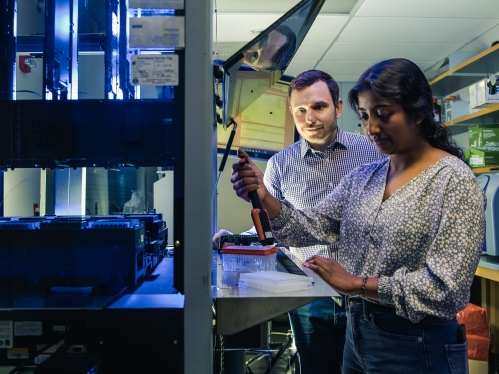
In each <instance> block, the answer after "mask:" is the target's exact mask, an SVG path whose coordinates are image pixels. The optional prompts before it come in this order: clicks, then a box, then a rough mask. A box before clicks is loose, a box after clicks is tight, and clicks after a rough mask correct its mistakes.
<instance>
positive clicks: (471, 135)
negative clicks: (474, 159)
mask: <svg viewBox="0 0 499 374" xmlns="http://www.w3.org/2000/svg"><path fill="white" fill-rule="evenodd" d="M468 139H469V142H470V147H473V148H475V147H499V125H475V126H471V127H469V128H468Z"/></svg>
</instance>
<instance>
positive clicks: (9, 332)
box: [0, 321, 14, 348]
mask: <svg viewBox="0 0 499 374" xmlns="http://www.w3.org/2000/svg"><path fill="white" fill-rule="evenodd" d="M13 337H14V335H13V329H12V321H0V348H12V347H13Z"/></svg>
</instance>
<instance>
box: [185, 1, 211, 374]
mask: <svg viewBox="0 0 499 374" xmlns="http://www.w3.org/2000/svg"><path fill="white" fill-rule="evenodd" d="M185 8H186V9H185V14H186V18H185V20H186V24H185V28H186V30H185V35H186V41H185V45H186V50H185V52H186V59H185V70H184V71H185V98H186V99H185V143H184V144H185V167H184V172H185V178H184V181H185V189H184V192H185V194H184V197H185V204H184V207H185V210H184V214H185V216H184V217H185V218H184V227H185V230H184V260H185V263H184V286H185V290H184V292H185V293H184V294H185V309H184V342H185V346H184V352H185V365H184V368H185V373H188V374H191V373H192V374H204V373H211V372H212V367H213V358H212V350H213V342H212V340H213V339H212V309H211V305H212V294H211V269H212V263H211V261H212V253H211V235H212V231H211V230H212V220H213V214H212V212H213V211H212V209H213V208H212V196H211V192H212V188H213V181H214V178H213V174H214V171H215V170H216V169H215V168H213V158H214V157H215V155H216V149H214V148H213V78H212V74H213V68H212V14H213V6H212V1H211V0H209V1H206V0H189V1H185ZM186 231H189V234H187V233H186Z"/></svg>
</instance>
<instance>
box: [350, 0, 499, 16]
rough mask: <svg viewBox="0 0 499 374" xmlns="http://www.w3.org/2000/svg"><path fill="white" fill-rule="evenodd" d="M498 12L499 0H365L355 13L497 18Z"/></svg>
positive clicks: (357, 14)
mask: <svg viewBox="0 0 499 374" xmlns="http://www.w3.org/2000/svg"><path fill="white" fill-rule="evenodd" d="M402 2H403V5H402ZM498 14H499V1H495V0H494V1H491V0H473V1H471V0H418V1H403V0H402V1H401V0H365V2H364V4H363V5H362V7H361V8H360V9H359V10H358V11H357V13H356V14H355V15H356V16H359V17H373V16H376V17H411V18H415V17H424V18H427V17H428V18H432V17H437V18H454V17H457V18H497V15H498Z"/></svg>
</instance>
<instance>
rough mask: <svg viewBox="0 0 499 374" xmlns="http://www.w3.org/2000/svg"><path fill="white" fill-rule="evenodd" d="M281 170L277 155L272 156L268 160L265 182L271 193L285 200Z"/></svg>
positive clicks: (278, 198)
mask: <svg viewBox="0 0 499 374" xmlns="http://www.w3.org/2000/svg"><path fill="white" fill-rule="evenodd" d="M280 172H281V171H280V170H279V168H278V163H277V161H276V159H275V156H274V157H271V158H270V159H269V161H268V162H267V168H266V169H265V174H264V175H263V183H264V184H265V187H266V188H267V190H268V191H269V192H270V194H271V195H272V196H274V197H275V198H276V199H277V200H280V201H281V200H284V196H283V194H282V187H281V180H282V178H281V176H280Z"/></svg>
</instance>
